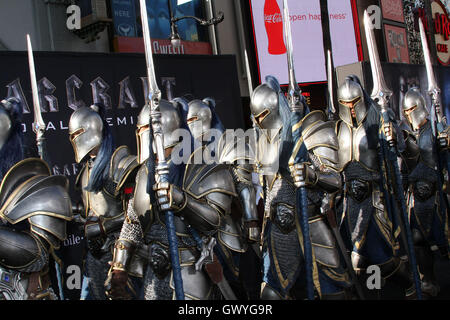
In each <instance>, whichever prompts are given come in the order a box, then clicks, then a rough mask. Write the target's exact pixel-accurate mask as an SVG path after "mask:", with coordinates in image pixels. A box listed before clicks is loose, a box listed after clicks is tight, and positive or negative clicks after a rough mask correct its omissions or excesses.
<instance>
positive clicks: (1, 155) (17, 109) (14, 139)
mask: <svg viewBox="0 0 450 320" xmlns="http://www.w3.org/2000/svg"><path fill="white" fill-rule="evenodd" d="M5 100H6V104H5V103H2V102H0V108H2V109H4V110H5V111H7V112H8V114H9V118H10V120H11V130H10V132H9V136H8V139H7V140H6V142H5V144H4V145H3V147H2V148H1V149H0V180H1V179H3V176H4V175H5V174H6V172H7V171H8V170H9V169H10V168H11V167H12V166H13V165H14V164H16V163H17V162H19V161H21V160H23V159H24V153H23V130H22V114H23V109H22V104H21V103H20V101H19V100H17V99H16V98H7V99H5Z"/></svg>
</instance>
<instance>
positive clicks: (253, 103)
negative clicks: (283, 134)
mask: <svg viewBox="0 0 450 320" xmlns="http://www.w3.org/2000/svg"><path fill="white" fill-rule="evenodd" d="M250 112H251V113H252V116H253V119H254V121H255V123H256V124H257V125H258V126H259V127H260V128H261V129H272V130H279V129H281V127H282V126H283V121H282V120H281V116H280V109H279V97H278V92H276V91H275V90H274V89H272V88H271V87H270V86H268V85H267V84H265V83H263V84H261V85H259V86H258V87H256V89H255V90H254V91H253V94H252V96H251V99H250Z"/></svg>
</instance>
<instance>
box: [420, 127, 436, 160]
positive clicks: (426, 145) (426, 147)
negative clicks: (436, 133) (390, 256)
mask: <svg viewBox="0 0 450 320" xmlns="http://www.w3.org/2000/svg"><path fill="white" fill-rule="evenodd" d="M418 141H419V143H418V145H419V150H420V161H423V162H424V163H425V164H426V166H427V167H429V168H431V169H436V159H435V157H434V153H433V133H432V131H431V126H430V125H429V124H427V125H426V127H425V128H424V129H423V130H422V131H421V132H420V135H419V138H418Z"/></svg>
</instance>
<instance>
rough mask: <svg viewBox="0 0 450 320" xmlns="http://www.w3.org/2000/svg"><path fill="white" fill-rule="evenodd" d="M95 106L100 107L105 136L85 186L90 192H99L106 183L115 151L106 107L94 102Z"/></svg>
mask: <svg viewBox="0 0 450 320" xmlns="http://www.w3.org/2000/svg"><path fill="white" fill-rule="evenodd" d="M94 106H95V107H96V108H98V114H99V115H100V117H101V118H102V122H103V137H102V144H101V145H100V149H99V150H98V153H97V156H96V157H95V161H94V166H93V167H92V171H91V175H90V178H89V184H88V185H87V186H86V188H85V190H87V191H90V192H98V191H100V190H101V189H102V187H103V186H104V185H105V182H106V179H107V178H108V174H109V166H110V160H111V157H112V154H113V152H114V139H113V135H112V132H111V128H110V127H109V124H108V122H107V121H106V110H105V109H106V108H105V106H104V105H103V104H102V103H94Z"/></svg>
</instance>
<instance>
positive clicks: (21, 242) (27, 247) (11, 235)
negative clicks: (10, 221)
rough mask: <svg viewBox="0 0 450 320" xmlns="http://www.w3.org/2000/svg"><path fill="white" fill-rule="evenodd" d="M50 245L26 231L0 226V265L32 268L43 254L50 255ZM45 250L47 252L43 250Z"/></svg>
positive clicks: (10, 267)
mask: <svg viewBox="0 0 450 320" xmlns="http://www.w3.org/2000/svg"><path fill="white" fill-rule="evenodd" d="M48 249H49V245H48V244H47V242H46V241H39V240H38V239H36V238H35V237H33V236H31V235H30V234H28V233H25V232H19V231H15V230H13V229H10V228H7V227H0V265H1V266H2V267H5V268H7V269H15V270H19V271H22V270H21V269H27V270H28V269H29V268H32V264H33V263H34V262H36V261H38V260H39V258H40V257H41V256H43V254H45V256H47V255H48ZM42 250H45V251H46V252H45V253H44V252H42Z"/></svg>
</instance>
